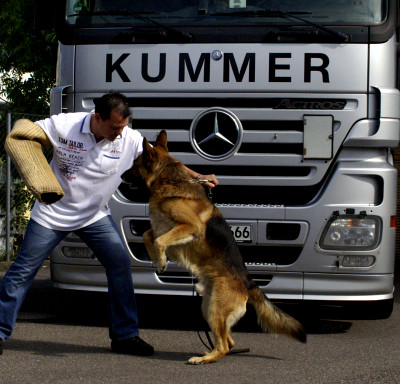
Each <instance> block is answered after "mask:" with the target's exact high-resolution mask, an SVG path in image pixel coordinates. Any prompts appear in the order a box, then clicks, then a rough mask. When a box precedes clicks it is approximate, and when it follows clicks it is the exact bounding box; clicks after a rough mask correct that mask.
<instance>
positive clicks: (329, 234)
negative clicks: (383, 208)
mask: <svg viewBox="0 0 400 384" xmlns="http://www.w3.org/2000/svg"><path fill="white" fill-rule="evenodd" d="M380 236H381V219H380V218H379V217H377V216H366V215H343V216H333V217H332V218H331V219H330V220H329V221H328V223H327V225H326V227H325V229H324V232H323V233H322V236H321V239H320V242H319V245H320V247H321V248H322V249H337V250H339V249H343V250H347V251H348V250H355V251H357V250H369V249H374V248H376V247H377V245H378V243H379V240H380Z"/></svg>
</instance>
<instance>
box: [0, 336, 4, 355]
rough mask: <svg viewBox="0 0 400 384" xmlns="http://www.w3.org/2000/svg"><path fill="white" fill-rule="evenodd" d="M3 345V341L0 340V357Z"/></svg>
mask: <svg viewBox="0 0 400 384" xmlns="http://www.w3.org/2000/svg"><path fill="white" fill-rule="evenodd" d="M3 344H4V340H3V339H0V355H1V354H2V353H3Z"/></svg>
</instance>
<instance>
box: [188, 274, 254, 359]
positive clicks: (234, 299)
mask: <svg viewBox="0 0 400 384" xmlns="http://www.w3.org/2000/svg"><path fill="white" fill-rule="evenodd" d="M246 302H247V297H246V295H244V294H242V292H240V291H239V292H236V291H235V292H234V293H233V292H232V291H230V290H229V289H227V287H226V283H224V282H222V283H221V282H220V283H218V282H215V285H214V287H213V290H212V293H211V295H210V296H208V295H206V296H204V297H203V303H202V312H203V316H204V317H205V319H206V320H207V322H208V324H209V326H210V328H211V330H212V332H213V335H214V339H215V348H214V349H213V350H212V351H210V352H208V353H206V354H205V355H204V356H201V357H192V358H191V359H189V360H188V363H189V364H207V363H212V362H214V361H217V360H219V359H220V358H221V357H224V356H225V355H226V354H227V353H228V352H229V350H230V349H231V348H233V346H234V345H235V342H234V341H233V339H232V337H231V336H230V329H231V327H232V326H233V325H234V324H235V323H236V322H237V321H238V320H239V319H240V318H241V317H242V316H243V315H244V314H245V312H246Z"/></svg>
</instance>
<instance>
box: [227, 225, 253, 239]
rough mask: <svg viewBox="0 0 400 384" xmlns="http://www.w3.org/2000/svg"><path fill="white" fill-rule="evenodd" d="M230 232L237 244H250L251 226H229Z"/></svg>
mask: <svg viewBox="0 0 400 384" xmlns="http://www.w3.org/2000/svg"><path fill="white" fill-rule="evenodd" d="M231 231H232V234H233V237H234V238H235V240H236V241H237V242H238V243H251V241H252V233H251V225H231Z"/></svg>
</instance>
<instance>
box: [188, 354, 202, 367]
mask: <svg viewBox="0 0 400 384" xmlns="http://www.w3.org/2000/svg"><path fill="white" fill-rule="evenodd" d="M187 363H188V364H190V365H200V364H205V363H206V362H205V361H204V359H203V357H199V356H194V357H192V358H190V359H189V360H188V361H187Z"/></svg>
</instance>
